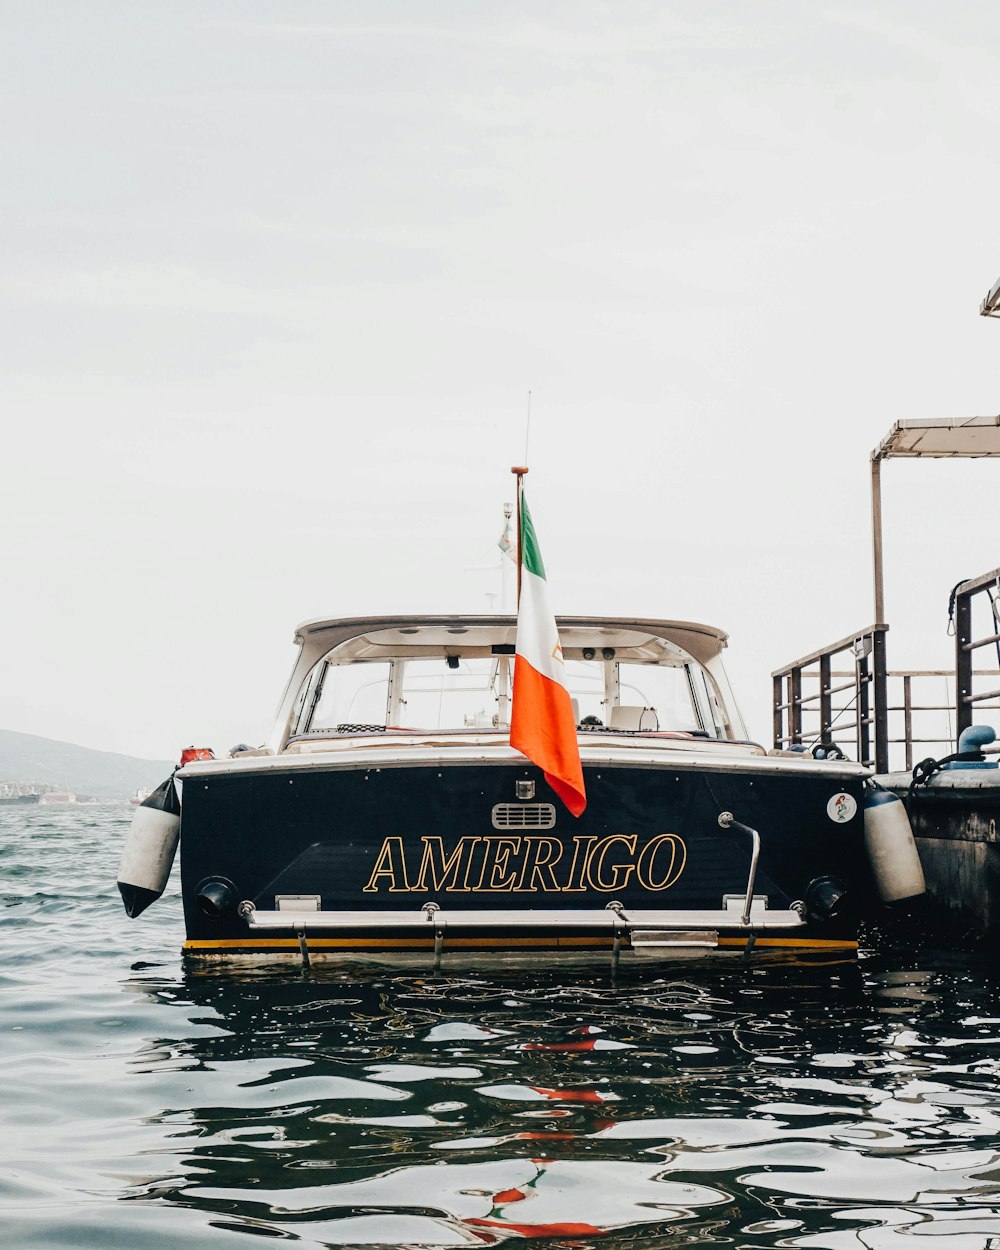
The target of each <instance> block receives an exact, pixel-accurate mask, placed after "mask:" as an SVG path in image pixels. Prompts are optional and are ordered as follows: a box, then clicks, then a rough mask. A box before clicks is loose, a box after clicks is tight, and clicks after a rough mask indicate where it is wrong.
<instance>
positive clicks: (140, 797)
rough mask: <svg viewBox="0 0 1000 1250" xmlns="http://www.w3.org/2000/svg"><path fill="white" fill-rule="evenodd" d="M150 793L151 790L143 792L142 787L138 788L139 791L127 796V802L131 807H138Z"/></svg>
mask: <svg viewBox="0 0 1000 1250" xmlns="http://www.w3.org/2000/svg"><path fill="white" fill-rule="evenodd" d="M152 793H153V792H152V790H145V789H143V787H142V786H140V787H139V789H138V790H136V792H135V794H132V795H130V796H129V802H130V803H131V804H132V806H133V807H138V806H139V804H140V803H142V802H144V801H145V800H146V799H148V798H149V796H150V795H151V794H152Z"/></svg>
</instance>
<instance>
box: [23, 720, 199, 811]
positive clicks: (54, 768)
mask: <svg viewBox="0 0 1000 1250" xmlns="http://www.w3.org/2000/svg"><path fill="white" fill-rule="evenodd" d="M173 767H174V765H173V764H172V763H169V762H168V761H167V760H139V759H135V758H134V757H133V756H131V755H116V754H115V753H114V752H113V751H94V750H92V749H91V748H90V747H78V746H74V745H73V743H71V742H55V741H53V740H52V739H51V738H36V737H35V735H34V734H19V733H14V732H13V731H11V730H9V729H0V782H3V781H15V782H22V783H25V782H26V783H33V784H34V785H37V786H55V787H56V788H57V789H59V790H73V791H75V792H76V793H77V794H81V795H83V794H86V795H92V796H93V797H94V798H98V799H125V798H128V797H129V795H130V794H134V793H135V791H136V790H138V789H147V790H149V789H152V788H153V787H154V786H158V785H159V784H160V782H161V781H163V780H164V778H165V777H168V776H169V775H170V773H171V772H172V771H173Z"/></svg>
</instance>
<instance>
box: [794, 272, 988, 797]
mask: <svg viewBox="0 0 1000 1250" xmlns="http://www.w3.org/2000/svg"><path fill="white" fill-rule="evenodd" d="M990 299H991V300H992V301H993V303H994V304H995V308H996V311H995V314H994V313H991V314H990V315H996V316H1000V280H998V282H997V284H996V286H995V287H994V289H993V291H991V292H990ZM998 456H1000V416H986V417H964V418H963V417H955V418H945V419H942V420H915V419H910V418H904V419H902V420H900V421H897V422H896V423H895V424H894V425H893V426H892V428H891V429H890V431H889V433H888V434H887V435H886V437H885V438H884V439H883V440H882V441H881V443H879V445H878V446H877V447H876V448H875V450H874V451H873V452H872V454H871V508H872V512H871V515H872V578H873V584H874V606H875V621H876V624H874V625H869V626H867V627H866V628H865V629H862V630H858V631H857V632H856V633H854V634H850V635H848V637H846V638H842V639H841V640H840V641H839V642H835V643H832V644H831V645H830V646H827V647H823V648H821V649H820V650H818V651H814V652H812V654H810V655H807V656H804V657H803V658H802V659H800V660H796V661H794V662H793V663H791V664H786V665H784V666H783V667H782V668H780V669H776V670H775V671H774V672H773V673H772V674H771V677H772V682H773V686H774V700H773V708H772V710H773V718H774V734H773V740H774V746H775V747H777V748H788V747H792V748H800V749H803V748H807V747H810V746H812V747H814V748H820V749H826V748H828V747H830V746H835V745H837V744H838V743H842V744H845V745H846V744H850V745H851V747H852V748H853V749H854V750H855V751H856V752H857V758H858V760H859V761H861V762H862V763H864V764H867V765H869V766H870V767H872V768H874V769H875V771H876V772H880V773H882V772H887V771H888V770H889V747H890V745H891V744H892V743H902V744H904V747H905V753H906V767H907V768H910V767H912V762H913V745H914V744H915V743H920V742H926V743H931V742H934V743H937V742H938V741H939V739H937V738H920V737H916V736H915V735H914V731H913V717H914V713H917V712H928V711H938V712H941V711H950V710H952V706H953V708H954V712H955V736H956V737H957V736H958V735H959V734H960V733H961V732H962V730H963V729H966V728H967V727H968V726H969V725H970V724H971V723H972V715H973V708H974V706H979V707H990V708H992V709H995V708H997V707H998V706H1000V704H998V703H997V700H1000V689H994V690H988V691H982V692H978V693H977V692H975V690H974V678H975V677H976V676H980V675H986V674H985V673H984V672H982V671H979V670H974V669H973V653H974V652H975V651H977V650H978V649H980V648H981V647H985V646H991V645H995V646H996V647H997V654H998V667H1000V612H998V611H997V608H998V606H1000V569H994V570H993V571H992V572H990V573H986V574H984V575H983V576H982V577H977V578H972V579H970V580H969V581H966V582H963V583H962V584H961V585H960V586H958V587H956V589H955V635H956V636H955V673H954V676H955V701H954V705H950V704H946V705H940V704H937V703H935V704H926V703H924V704H918V703H916V702H914V699H913V690H912V680H913V678H921V677H935V676H941V677H944V676H946V674H944V673H943V672H941V671H939V670H933V671H931V670H921V671H911V672H890V671H889V670H888V667H887V664H886V651H885V635H886V633H887V631H888V626H887V625H886V624H884V621H885V616H886V612H885V575H884V564H883V559H884V556H883V541H882V461H883V460H890V459H910V460H919V459H955V458H965V459H983V458H988V457H998ZM993 588H996V595H994V593H993ZM984 593H985V594H988V595H989V597H990V599H991V601H993V606H994V613H993V619H994V627H995V631H994V632H993V633H991V634H988V635H986V636H985V637H983V638H979V639H973V638H972V601H973V599H974V597H975V596H976V595H978V594H984ZM845 654H850V655H852V656H853V659H854V668H853V672H852V671H851V670H848V671H846V672H844V671H841V672H835V671H834V669H833V661H834V659H835V658H836V657H837V656H838V655H839V656H844V655H845ZM994 675H995V674H994ZM836 678H845V679H846V680H844V681H843V682H842V683H841V684H839V685H838V684H834V681H835V679H836ZM892 678H899V679H902V683H903V693H902V703H901V704H894V705H890V704H889V700H888V695H889V680H890V679H892ZM809 683H814V684H815V690H814V691H813V690H807V689H806V685H808V684H809ZM845 691H853V692H854V693H853V697H851V698H849V699H847V700H846V702H845V703H844V704H843V705H842V706H841V707H840V708H837V707H835V696H836V695H837V694H838V693H843V692H845ZM991 700H992V702H990V701H991ZM848 711H853V713H854V719H853V720H847V721H842V720H841V719H840V718H841V717H842V716H843V715H844V714H845V713H846V712H848ZM890 712H902V713H903V734H902V736H901V737H892V738H890V736H889V713H890ZM808 713H812V714H813V715H816V714H818V721H815V722H814V723H812V724H811V725H810V730H811V731H812V732H809V733H807V732H806V731H805V729H804V723H803V717H804V714H808ZM851 730H853V731H854V733H853V738H851V737H850V736H845V734H847V732H848V731H851Z"/></svg>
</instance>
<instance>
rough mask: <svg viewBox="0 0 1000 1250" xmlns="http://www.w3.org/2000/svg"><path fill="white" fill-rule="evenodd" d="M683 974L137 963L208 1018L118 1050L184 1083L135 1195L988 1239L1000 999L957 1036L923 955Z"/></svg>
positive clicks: (606, 1230)
mask: <svg viewBox="0 0 1000 1250" xmlns="http://www.w3.org/2000/svg"><path fill="white" fill-rule="evenodd" d="M683 974H684V979H683V980H682V979H673V978H672V977H671V976H670V973H669V969H668V970H667V971H666V975H664V974H663V972H662V971H661V972H660V973H659V974H656V975H655V976H653V977H650V976H649V975H648V974H647V975H645V976H640V975H635V976H633V977H632V978H631V979H630V980H629V981H627V982H623V981H622V980H619V981H618V982H617V983H616V984H611V983H610V982H609V981H608V980H607V979H606V978H603V977H602V978H591V979H589V980H588V979H581V980H578V981H575V982H572V983H566V982H565V980H562V981H560V980H556V979H554V978H552V977H546V976H545V975H543V974H535V975H526V974H524V973H519V974H517V975H512V974H507V975H506V976H504V975H503V974H497V975H495V976H487V975H478V976H468V977H464V978H461V979H458V978H453V977H452V978H438V979H435V978H429V977H428V978H421V977H412V976H411V977H401V976H392V975H388V974H383V975H380V976H378V977H377V978H376V979H373V980H365V979H362V978H359V977H357V976H351V977H349V976H344V977H341V978H338V977H328V978H327V979H317V978H315V977H313V978H310V979H309V980H303V981H295V982H289V981H283V980H275V979H270V978H268V977H267V976H265V975H261V976H260V977H245V976H244V977H239V978H234V977H215V978H210V979H206V978H205V977H203V976H194V975H192V976H187V977H185V978H183V979H182V980H180V981H178V982H171V983H169V984H167V985H162V986H157V985H156V984H155V983H146V984H145V985H144V989H145V992H146V993H149V994H151V995H152V996H153V997H154V998H156V999H163V996H164V995H166V996H167V997H166V998H165V999H163V1000H164V1001H166V1002H169V1004H170V1005H171V1006H172V1007H174V1008H177V1009H182V1010H185V1011H186V1012H187V1014H188V1016H189V1018H190V1019H191V1020H192V1022H196V1023H198V1024H200V1025H202V1026H210V1027H206V1028H204V1029H203V1030H202V1032H201V1033H200V1035H199V1036H196V1037H192V1038H190V1039H188V1040H187V1041H185V1042H184V1043H182V1044H181V1045H180V1046H178V1045H177V1043H176V1042H175V1043H173V1044H171V1046H170V1047H169V1048H168V1047H167V1046H166V1044H159V1043H155V1042H154V1043H151V1044H150V1046H149V1047H148V1048H146V1049H145V1050H144V1051H142V1052H141V1053H140V1054H138V1055H137V1056H136V1058H135V1063H136V1067H137V1069H145V1070H147V1071H156V1070H157V1069H158V1068H159V1067H160V1065H162V1064H163V1063H164V1062H165V1061H166V1056H167V1054H168V1053H169V1063H170V1064H171V1065H172V1069H173V1070H174V1071H176V1072H178V1073H183V1075H184V1087H185V1091H186V1093H187V1094H188V1097H187V1098H186V1099H185V1100H183V1101H182V1102H176V1103H174V1104H172V1105H171V1106H170V1107H169V1109H167V1110H165V1111H164V1112H162V1113H161V1114H160V1116H159V1117H157V1118H158V1120H159V1122H160V1123H161V1124H162V1125H163V1126H164V1129H165V1130H167V1131H168V1132H169V1133H170V1134H171V1135H182V1136H183V1138H184V1147H185V1149H184V1155H183V1165H182V1167H181V1168H180V1169H179V1174H178V1175H177V1176H176V1177H174V1178H173V1179H172V1180H171V1181H170V1182H169V1184H166V1185H165V1184H164V1183H163V1181H160V1180H158V1181H156V1182H154V1183H153V1184H152V1185H150V1186H149V1187H148V1188H147V1189H145V1190H143V1189H139V1190H137V1191H133V1196H134V1197H136V1198H142V1197H147V1196H150V1195H155V1196H156V1198H157V1199H158V1200H160V1201H162V1200H163V1199H165V1198H166V1199H168V1200H169V1201H170V1202H172V1203H176V1204H178V1205H181V1206H185V1207H188V1208H194V1209H197V1210H199V1211H201V1212H203V1213H205V1214H206V1215H207V1216H209V1217H210V1218H212V1219H214V1220H216V1221H218V1220H223V1221H224V1222H226V1224H227V1225H228V1226H229V1227H231V1228H235V1227H240V1228H243V1229H246V1230H247V1231H249V1230H250V1229H256V1230H258V1231H265V1230H267V1231H270V1232H271V1233H272V1234H277V1235H284V1236H289V1237H294V1238H296V1239H299V1240H302V1239H304V1240H305V1241H306V1242H307V1243H308V1244H316V1245H361V1244H385V1245H404V1244H405V1245H421V1246H434V1245H441V1246H444V1245H483V1244H486V1245H491V1244H497V1243H499V1242H502V1241H504V1240H507V1239H510V1238H522V1239H523V1238H528V1237H530V1238H535V1239H549V1240H550V1241H552V1243H553V1244H574V1245H586V1244H590V1242H591V1241H595V1240H598V1239H607V1238H609V1237H610V1238H611V1239H612V1240H613V1242H614V1244H616V1245H617V1244H629V1245H635V1246H648V1247H652V1246H667V1245H676V1244H698V1243H699V1242H700V1243H701V1244H711V1243H712V1242H716V1243H718V1241H719V1239H720V1238H724V1237H728V1238H732V1239H733V1240H734V1242H736V1243H738V1244H739V1245H742V1246H775V1245H784V1246H793V1245H794V1246H830V1247H838V1246H841V1245H843V1246H848V1245H850V1246H858V1245H862V1246H864V1245H871V1246H877V1245H879V1244H893V1245H897V1244H899V1238H900V1237H901V1236H904V1235H905V1230H906V1229H907V1228H910V1229H911V1230H913V1229H916V1228H918V1227H919V1228H920V1234H921V1235H925V1234H928V1233H930V1232H931V1227H930V1226H929V1225H928V1221H930V1220H933V1222H934V1225H933V1231H934V1232H935V1233H937V1232H939V1231H940V1233H941V1234H942V1235H944V1234H945V1231H946V1230H947V1236H948V1239H949V1240H948V1241H947V1243H946V1244H947V1245H949V1246H953V1245H954V1246H958V1247H963V1246H965V1245H968V1246H970V1247H971V1246H975V1247H977V1250H978V1248H980V1247H982V1246H983V1245H984V1244H985V1237H986V1235H987V1232H984V1231H983V1230H987V1231H991V1232H993V1233H996V1234H997V1235H1000V1191H998V1183H997V1178H1000V1095H998V1094H997V1093H996V1090H995V1086H996V1074H997V1065H996V1060H995V1059H994V1058H993V1056H992V1054H990V1053H989V1050H988V1045H987V1046H984V1045H983V1043H986V1042H987V1039H991V1038H992V1037H993V1036H994V1033H995V1024H996V1021H994V1020H992V1018H990V1019H989V1020H987V1018H985V1017H975V1016H973V1017H966V1018H965V1020H964V1021H963V1022H961V1028H960V1029H959V1031H958V1032H957V1033H956V1034H955V1035H952V1032H953V1030H954V1028H955V1026H956V1025H957V1024H959V1021H957V1020H956V1019H955V1017H954V1016H953V1014H952V1010H951V1008H952V1006H953V1004H952V1003H944V1002H943V1001H942V994H941V992H940V989H941V988H943V987H939V985H938V981H939V978H936V977H935V976H934V975H932V974H931V975H928V974H922V973H901V972H898V971H886V972H879V971H878V970H876V971H874V972H873V973H872V974H871V975H868V976H864V975H863V974H862V971H861V970H860V969H859V968H857V967H854V966H846V967H841V968H839V969H838V970H836V971H831V970H830V969H814V970H808V969H797V968H794V967H788V966H786V967H781V966H769V967H765V968H758V969H747V968H745V967H743V966H735V967H732V966H730V967H712V966H710V965H700V966H699V978H698V979H697V980H695V979H693V978H692V977H691V974H690V968H689V967H687V966H685V967H684V968H683ZM904 1005H905V1019H904V1018H903V1017H901V1016H900V1014H899V1012H900V1010H901V1008H903V1007H904ZM942 1015H944V1016H947V1018H948V1019H949V1021H950V1027H949V1029H947V1030H945V1032H946V1033H947V1034H948V1035H947V1036H942V1033H941V1031H940V1030H939V1029H936V1030H935V1029H932V1030H931V1031H928V1026H932V1025H933V1024H934V1023H935V1022H937V1021H939V1019H940V1017H942ZM963 1047H965V1048H968V1049H969V1052H970V1053H969V1054H968V1055H966V1056H962V1055H960V1054H959V1053H957V1052H959V1051H960V1050H961V1049H962V1048H963ZM938 1225H940V1229H939V1228H938V1227H937V1226H938ZM880 1233H882V1234H886V1235H891V1237H892V1238H895V1240H893V1241H891V1243H885V1242H881V1243H880V1241H879V1236H880ZM914 1235H917V1234H916V1233H914ZM956 1238H957V1239H958V1240H956ZM970 1238H971V1240H969V1239H970Z"/></svg>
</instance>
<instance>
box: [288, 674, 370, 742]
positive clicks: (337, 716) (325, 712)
mask: <svg viewBox="0 0 1000 1250" xmlns="http://www.w3.org/2000/svg"><path fill="white" fill-rule="evenodd" d="M389 667H390V666H389V661H388V660H374V661H371V662H369V663H358V664H331V665H330V666H329V667H328V668H327V671H326V676H325V678H324V679H323V683H322V692H321V694H320V696H319V699H318V701H317V703H316V707H315V709H314V711H313V714H312V716H307V718H306V721H305V723H304V724H303V725H302V727H301V729H300V731H299V732H303V731H309V730H311V731H313V732H314V733H315V732H316V731H317V730H320V729H333V730H336V728H337V727H338V726H339V725H384V724H385V713H386V706H387V701H388V694H389Z"/></svg>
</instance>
